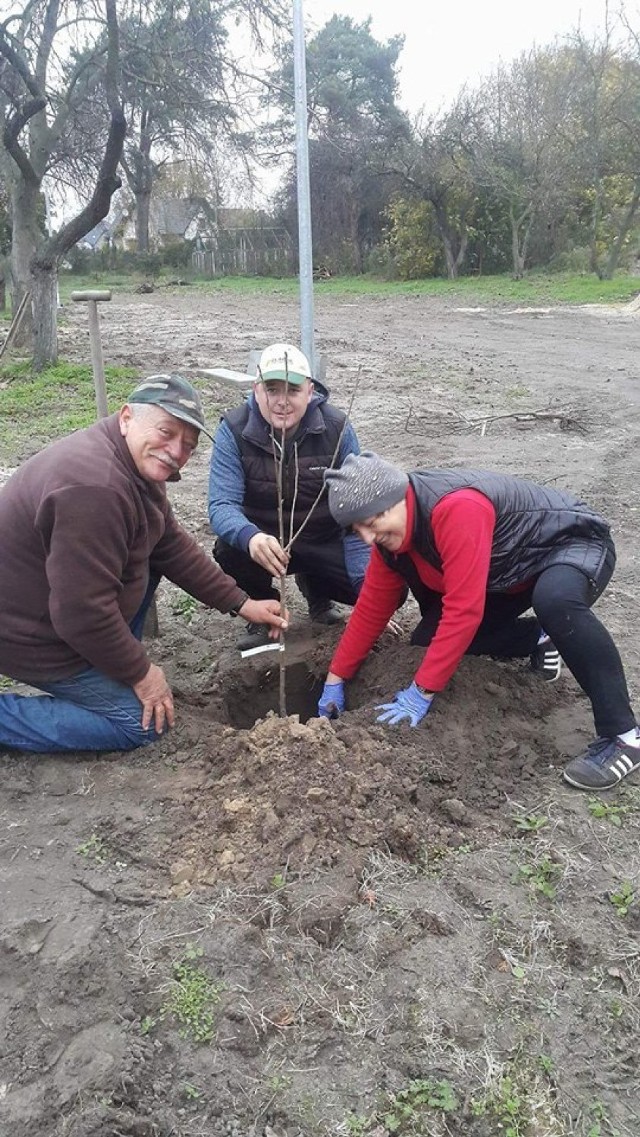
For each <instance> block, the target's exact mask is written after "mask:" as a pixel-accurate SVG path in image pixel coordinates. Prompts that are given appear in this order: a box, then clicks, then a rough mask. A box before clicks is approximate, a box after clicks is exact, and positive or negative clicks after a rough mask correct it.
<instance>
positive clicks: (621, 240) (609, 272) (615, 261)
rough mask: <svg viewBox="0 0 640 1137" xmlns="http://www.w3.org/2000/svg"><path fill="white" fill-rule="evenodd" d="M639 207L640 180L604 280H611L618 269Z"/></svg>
mask: <svg viewBox="0 0 640 1137" xmlns="http://www.w3.org/2000/svg"><path fill="white" fill-rule="evenodd" d="M638 205H640V179H639V180H637V181H636V184H635V188H634V191H633V197H632V198H631V201H630V202H629V205H628V206H627V212H626V213H625V215H624V217H623V219H622V222H621V224H620V227H619V229H618V232H617V234H616V237H615V240H614V242H613V245H612V247H611V249H610V250H609V256H608V257H607V262H606V265H605V267H604V269H603V270H602V279H603V280H611V279H612V277H613V274H614V272H615V271H616V269H617V267H618V264H619V261H620V256H621V253H622V250H623V248H624V242H625V239H626V237H627V234H628V232H629V230H630V228H631V226H632V224H633V221H634V218H635V215H636V213H637V212H638Z"/></svg>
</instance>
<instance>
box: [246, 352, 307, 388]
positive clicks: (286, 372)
mask: <svg viewBox="0 0 640 1137" xmlns="http://www.w3.org/2000/svg"><path fill="white" fill-rule="evenodd" d="M270 379H280V380H281V381H282V382H283V383H284V382H288V383H290V384H291V386H292V387H300V386H301V385H302V384H303V383H304V381H305V379H311V367H310V365H309V360H308V359H307V357H306V355H303V353H302V352H301V351H300V349H299V348H297V347H294V346H293V344H290V343H272V344H270V345H269V347H265V349H264V351H263V353H262V355H261V356H260V362H259V363H258V374H257V376H256V382H257V383H259V382H260V381H262V382H264V383H268V382H269V380H270Z"/></svg>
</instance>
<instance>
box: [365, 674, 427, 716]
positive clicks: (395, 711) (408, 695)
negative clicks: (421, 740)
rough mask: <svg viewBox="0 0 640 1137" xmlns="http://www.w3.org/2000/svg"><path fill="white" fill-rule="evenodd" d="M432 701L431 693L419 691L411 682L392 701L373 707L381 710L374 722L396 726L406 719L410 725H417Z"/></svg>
mask: <svg viewBox="0 0 640 1137" xmlns="http://www.w3.org/2000/svg"><path fill="white" fill-rule="evenodd" d="M432 702H433V695H432V694H430V693H429V692H427V691H421V690H420V688H419V687H416V685H415V683H412V684H411V686H410V687H406V688H405V690H404V691H398V693H397V695H395V696H394V699H393V702H392V703H381V704H380V705H379V706H377V707H376V708H375V709H376V710H377V711H383V714H381V715H378V717H377V719H376V722H386V723H387V724H388V725H389V726H397V725H398V723H400V722H402V721H403V720H404V719H408V720H409V725H410V726H417V725H418V723H420V722H422V720H423V718H424V717H425V715H426V714H428V712H429V708H430V707H431V704H432Z"/></svg>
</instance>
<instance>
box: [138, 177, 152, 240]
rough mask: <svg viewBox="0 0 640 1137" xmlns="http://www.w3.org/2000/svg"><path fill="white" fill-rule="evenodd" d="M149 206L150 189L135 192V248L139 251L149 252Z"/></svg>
mask: <svg viewBox="0 0 640 1137" xmlns="http://www.w3.org/2000/svg"><path fill="white" fill-rule="evenodd" d="M150 208H151V190H150V189H149V190H147V189H145V190H141V191H139V192H138V193H136V250H137V252H139V253H148V252H149V213H150Z"/></svg>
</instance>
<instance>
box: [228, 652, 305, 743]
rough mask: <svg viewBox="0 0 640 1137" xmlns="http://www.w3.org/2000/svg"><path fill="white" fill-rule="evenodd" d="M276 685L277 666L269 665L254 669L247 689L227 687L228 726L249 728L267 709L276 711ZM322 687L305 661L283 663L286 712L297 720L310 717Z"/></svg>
mask: <svg viewBox="0 0 640 1137" xmlns="http://www.w3.org/2000/svg"><path fill="white" fill-rule="evenodd" d="M279 685H280V674H279V669H278V668H277V667H272V668H269V670H268V671H261V672H258V673H256V675H255V682H254V683H252V685H251V686H250V687H249V688H248V689H247V688H242V687H235V686H234V688H233V689H232V690H230V691H227V693H226V704H227V715H228V721H229V723H230V724H231V726H235V727H236V729H238V730H249V729H250V727H252V726H253V724H254V723H255V722H257V721H258V719H263V718H264V717H265V715H267V714H268V713H269V711H275V713H276V714H278V713H279V709H280V693H279V691H280V687H279ZM322 687H323V683H322V680H321V679H318V678H317V676H315V675H313V674H312V672H311V671H310V670H309V668H308V667H307V665H306V663H292V664H291V666H290V667H287V673H286V691H287V714H288V715H299V716H300V722H307V720H308V719H310V718H314V717H315V715H316V713H317V707H318V699H319V698H320V695H321V693H322Z"/></svg>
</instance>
